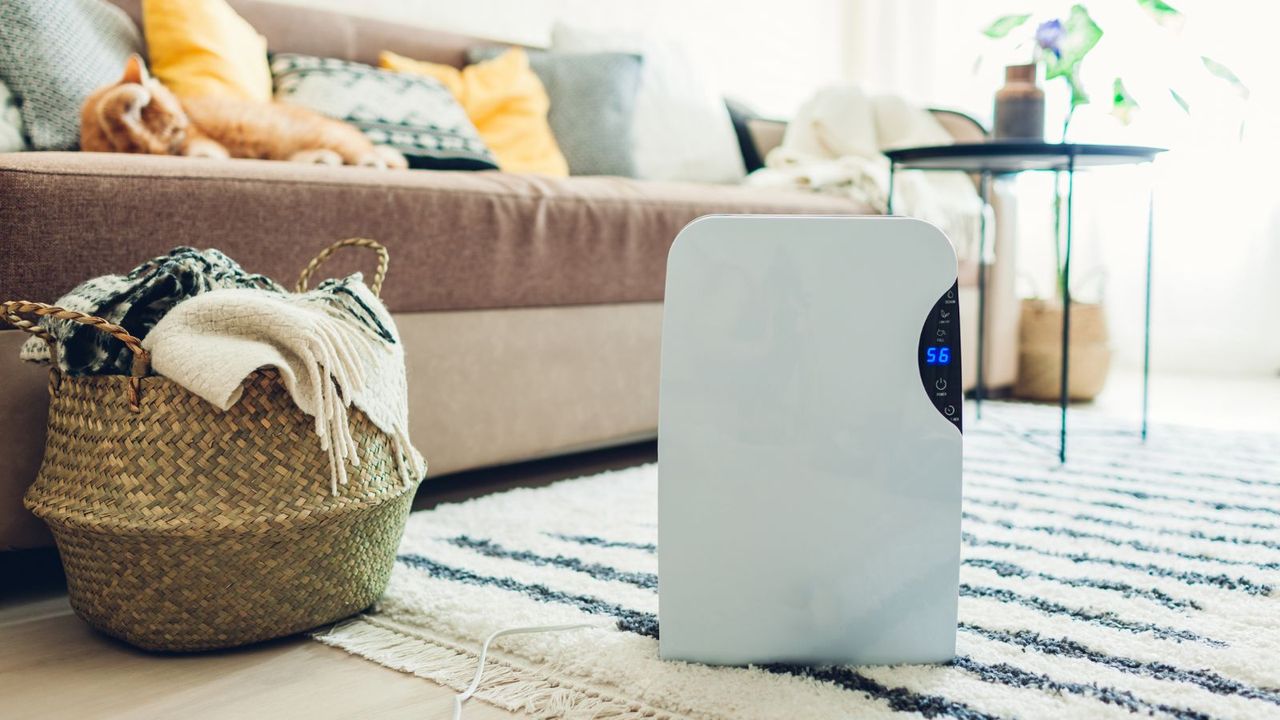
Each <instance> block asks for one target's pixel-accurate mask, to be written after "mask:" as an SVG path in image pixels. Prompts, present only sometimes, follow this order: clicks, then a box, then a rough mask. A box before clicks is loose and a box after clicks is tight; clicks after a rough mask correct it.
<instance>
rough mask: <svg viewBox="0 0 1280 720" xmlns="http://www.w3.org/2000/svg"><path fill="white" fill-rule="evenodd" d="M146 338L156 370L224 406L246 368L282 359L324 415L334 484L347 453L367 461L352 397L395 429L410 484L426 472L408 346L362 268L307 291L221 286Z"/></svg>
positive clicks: (297, 389) (288, 382)
mask: <svg viewBox="0 0 1280 720" xmlns="http://www.w3.org/2000/svg"><path fill="white" fill-rule="evenodd" d="M142 344H143V347H145V348H146V349H147V350H149V351H150V352H151V366H152V368H153V369H154V370H155V372H157V373H159V374H160V375H164V376H166V377H168V378H169V379H171V380H173V381H174V382H176V383H178V384H179V385H182V386H183V387H184V388H186V389H188V390H190V391H191V392H193V393H195V394H196V395H199V396H200V397H202V398H204V399H205V400H208V401H209V402H210V403H212V404H213V405H214V406H216V407H218V408H220V409H222V410H227V409H228V408H230V407H231V406H232V405H234V404H235V403H236V402H237V401H238V400H239V399H240V393H241V384H242V383H243V382H244V379H245V378H246V377H248V376H249V375H250V374H252V373H253V372H254V371H256V370H257V369H259V368H262V367H274V368H277V369H278V370H279V372H280V378H281V380H282V381H283V382H284V385H285V387H286V388H287V389H288V391H289V394H290V395H291V396H292V397H293V401H294V402H295V403H296V404H297V406H298V407H299V408H300V409H301V410H302V411H303V412H305V413H306V414H308V415H311V416H312V417H314V418H315V430H316V435H317V436H318V437H319V442H320V443H321V446H322V447H323V448H324V449H326V450H328V452H329V462H330V474H331V478H330V483H331V490H332V492H333V493H334V494H337V492H338V485H341V484H345V483H346V481H347V468H346V466H347V463H348V462H350V463H353V464H355V463H358V462H359V454H358V453H357V452H356V450H357V449H356V446H355V441H354V440H353V439H352V436H351V429H350V423H349V421H348V416H347V408H348V407H350V406H351V405H355V406H356V407H357V408H360V409H361V410H363V411H364V413H365V415H367V416H368V417H369V420H370V421H371V422H373V424H374V425H375V426H376V427H377V428H378V429H380V430H382V431H383V432H384V433H386V434H387V435H388V436H389V437H390V439H391V441H392V442H393V443H394V445H395V449H396V455H397V457H398V458H399V463H400V464H399V471H400V474H401V477H402V479H404V481H405V483H406V485H407V484H409V483H411V482H417V481H418V480H421V479H422V477H423V476H424V475H425V474H426V462H425V461H424V460H423V458H422V456H421V455H420V454H419V453H418V452H417V451H416V450H414V448H413V445H412V444H411V443H410V440H409V408H408V394H407V386H406V382H405V369H404V349H403V346H402V345H401V344H400V338H399V336H398V335H397V333H396V327H395V323H394V322H393V321H392V319H391V315H390V313H388V312H387V309H386V307H385V306H383V304H382V302H381V301H380V300H378V298H377V296H375V295H374V294H373V293H372V292H371V291H370V290H369V288H368V287H367V286H365V284H364V282H363V281H362V280H361V278H360V275H359V274H357V275H353V276H351V277H348V278H345V279H342V280H328V281H325V282H323V283H321V284H320V285H319V286H318V287H317V288H316V289H315V290H312V291H310V292H307V293H301V294H287V293H279V292H270V291H265V290H250V289H225V290H212V291H209V292H207V293H204V294H201V295H197V296H195V297H193V298H190V299H187V300H185V301H183V302H181V303H179V304H177V305H176V306H175V307H174V308H173V310H171V311H169V313H168V314H166V315H165V316H164V317H163V318H161V320H160V321H159V322H158V323H157V324H156V326H155V327H154V328H153V329H152V330H151V332H150V333H149V334H148V335H147V337H146V338H145V339H144V340H143V343H142Z"/></svg>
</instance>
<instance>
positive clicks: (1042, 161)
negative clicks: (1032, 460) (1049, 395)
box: [885, 140, 1164, 462]
mask: <svg viewBox="0 0 1280 720" xmlns="http://www.w3.org/2000/svg"><path fill="white" fill-rule="evenodd" d="M1162 152H1164V148H1155V147H1144V146H1140V145H1087V144H1080V143H1045V142H1036V141H1023V140H1013V141H1008V140H1000V141H991V142H984V143H963V144H958V145H936V146H932V147H911V148H901V149H898V150H889V151H887V152H886V153H885V155H887V156H888V158H889V200H888V205H889V207H888V212H889V214H890V215H892V214H893V184H894V182H893V181H894V175H895V174H896V173H897V171H899V170H952V171H961V172H968V173H976V174H978V175H979V177H980V180H979V183H978V191H979V195H980V196H981V198H982V204H983V207H986V204H987V196H988V194H989V191H990V184H991V179H992V178H993V177H1002V176H1008V175H1016V174H1018V173H1023V172H1052V173H1055V174H1057V173H1066V175H1067V208H1066V222H1065V225H1066V232H1065V237H1064V238H1063V240H1064V242H1063V245H1064V246H1065V250H1064V252H1063V259H1062V283H1061V284H1062V378H1061V384H1060V388H1061V390H1060V393H1059V397H1058V405H1059V408H1060V410H1061V414H1062V422H1061V427H1060V429H1059V433H1058V460H1059V461H1060V462H1066V460H1067V379H1068V377H1069V374H1068V373H1069V367H1068V352H1067V349H1068V347H1070V339H1071V224H1072V223H1071V216H1072V210H1073V205H1074V200H1075V197H1074V196H1075V175H1076V170H1084V169H1088V168H1097V167H1106V166H1111V165H1137V164H1142V163H1150V162H1153V161H1154V160H1155V159H1156V156H1157V155H1158V154H1160V153H1162ZM1054 192H1055V193H1057V192H1058V183H1056V182H1055V183H1054ZM1154 201H1155V193H1154V190H1153V189H1151V190H1149V191H1148V193H1147V267H1146V291H1145V299H1144V305H1145V309H1144V317H1143V323H1142V439H1143V440H1146V437H1147V398H1148V393H1149V380H1150V376H1151V250H1152V240H1153V235H1154V233H1153V228H1154V224H1153V215H1152V210H1153V207H1154ZM1054 230H1055V232H1059V229H1058V228H1057V227H1055V228H1054ZM986 231H987V228H986V214H985V213H983V219H982V221H981V225H980V229H979V233H978V237H979V240H978V379H977V383H976V385H975V387H974V402H975V404H976V408H975V410H976V414H977V417H979V418H981V417H982V399H983V396H984V395H985V394H986V373H985V366H984V363H985V357H984V355H985V350H986V316H987V265H986V234H987V233H986Z"/></svg>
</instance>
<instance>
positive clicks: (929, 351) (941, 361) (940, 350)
mask: <svg viewBox="0 0 1280 720" xmlns="http://www.w3.org/2000/svg"><path fill="white" fill-rule="evenodd" d="M924 364H925V365H950V364H951V348H949V347H947V346H946V345H937V346H931V347H927V348H925V351H924Z"/></svg>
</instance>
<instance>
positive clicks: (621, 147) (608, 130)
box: [468, 47, 642, 177]
mask: <svg viewBox="0 0 1280 720" xmlns="http://www.w3.org/2000/svg"><path fill="white" fill-rule="evenodd" d="M505 51H506V48H502V47H480V48H473V49H472V50H471V51H470V52H469V53H468V56H469V57H468V59H469V60H470V61H471V62H473V63H476V62H482V61H484V60H489V59H491V58H494V57H497V56H498V55H501V54H502V53H503V52H505ZM641 62H642V58H641V57H640V56H639V55H632V54H630V53H558V52H547V51H542V50H530V51H529V67H531V68H532V69H533V72H534V74H535V75H537V76H538V79H539V80H541V81H542V85H543V87H545V88H546V89H547V97H548V98H550V100H551V111H550V113H548V115H547V121H548V122H549V123H550V125H551V132H552V133H554V134H555V136H556V142H557V143H558V144H559V145H560V152H562V153H564V158H565V160H567V161H568V162H569V174H570V175H620V176H622V177H635V174H636V168H635V156H634V155H633V153H632V148H631V124H632V118H633V117H634V115H635V105H636V91H637V90H638V89H639V88H640V63H641Z"/></svg>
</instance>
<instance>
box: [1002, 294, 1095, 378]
mask: <svg viewBox="0 0 1280 720" xmlns="http://www.w3.org/2000/svg"><path fill="white" fill-rule="evenodd" d="M1109 340H1110V337H1109V335H1108V332H1107V319H1106V313H1105V311H1104V309H1103V306H1102V305H1100V304H1094V303H1074V302H1073V303H1071V339H1070V343H1069V348H1068V357H1067V360H1068V362H1069V363H1070V365H1069V369H1070V377H1068V378H1067V397H1068V398H1069V399H1071V400H1092V399H1094V398H1095V397H1097V396H1098V393H1100V392H1102V388H1103V387H1104V386H1105V385H1106V384H1107V372H1108V371H1109V370H1110V369H1111V346H1110V344H1109ZM1061 383H1062V305H1061V304H1058V303H1052V302H1046V301H1044V300H1023V301H1022V318H1021V320H1020V321H1019V325H1018V377H1017V380H1016V381H1015V382H1014V385H1013V395H1014V397H1018V398H1022V399H1024V400H1044V401H1049V400H1053V401H1056V400H1058V398H1059V396H1060V394H1061V392H1062V385H1061Z"/></svg>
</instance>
